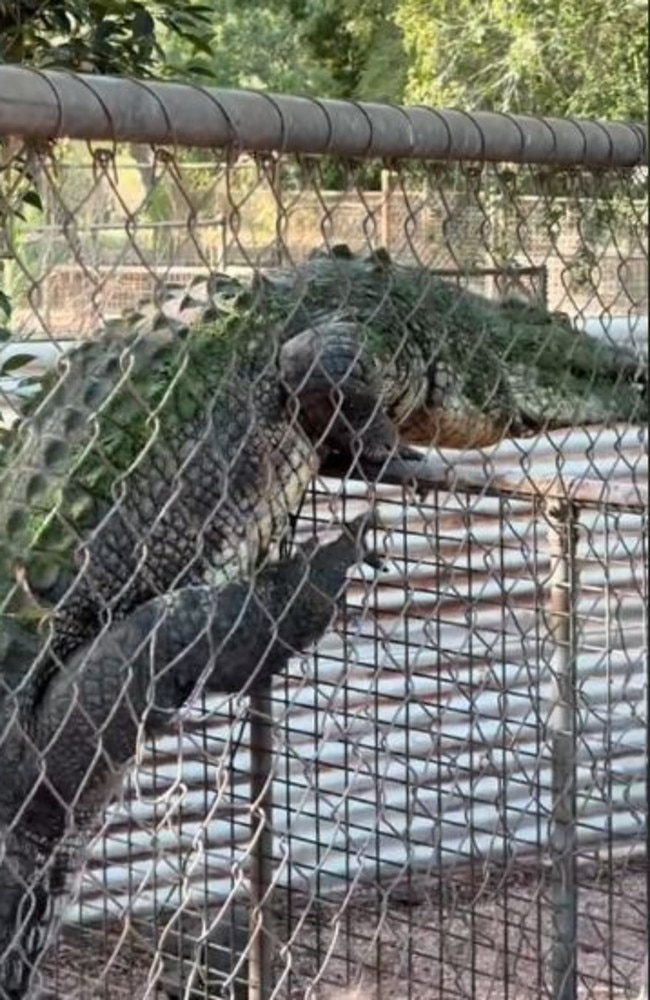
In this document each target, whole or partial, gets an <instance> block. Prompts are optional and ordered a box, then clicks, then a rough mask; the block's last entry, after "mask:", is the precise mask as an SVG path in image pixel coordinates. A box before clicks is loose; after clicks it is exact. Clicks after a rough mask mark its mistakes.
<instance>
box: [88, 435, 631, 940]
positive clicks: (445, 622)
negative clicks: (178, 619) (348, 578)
mask: <svg viewBox="0 0 650 1000" xmlns="http://www.w3.org/2000/svg"><path fill="white" fill-rule="evenodd" d="M491 458H492V460H493V463H494V465H495V467H496V470H497V471H504V472H505V471H510V470H513V468H514V469H516V468H518V467H520V466H521V464H522V462H523V464H524V466H525V467H526V468H527V469H529V471H530V472H531V474H532V475H534V476H549V475H553V474H555V473H556V472H557V470H558V468H561V469H562V472H563V473H564V474H565V475H567V476H582V475H584V476H590V477H599V478H609V479H613V480H620V481H622V482H630V481H633V482H637V483H646V482H647V459H646V435H645V433H643V432H640V431H639V430H637V429H634V430H632V429H624V428H614V429H611V430H604V429H591V430H590V431H580V432H573V433H568V432H565V433H558V434H555V435H553V436H552V437H550V438H544V439H539V440H535V441H534V442H531V441H526V442H522V441H515V442H506V443H504V444H502V445H501V446H500V447H498V448H497V449H495V450H494V453H493V455H492V456H491ZM323 487H324V488H323V489H322V490H320V492H319V493H318V496H317V497H316V499H315V501H314V503H315V511H316V514H317V516H318V517H319V518H320V519H322V520H323V521H324V522H327V521H328V520H329V519H330V517H331V507H332V494H329V496H328V493H327V490H328V489H331V490H333V491H334V490H336V489H339V490H340V484H336V483H329V484H327V483H325V484H323ZM378 493H379V495H380V498H381V501H382V504H381V511H382V514H383V516H384V519H385V521H386V522H387V523H388V524H389V525H390V527H391V535H390V539H389V547H388V551H389V553H390V556H391V559H390V562H389V564H388V566H387V569H386V571H385V572H384V574H382V576H381V578H380V580H379V582H378V583H377V584H375V585H373V584H372V582H371V577H370V576H369V575H368V573H366V572H365V571H364V573H363V577H365V578H366V579H365V582H364V579H363V578H362V577H361V576H360V577H359V578H358V579H357V581H356V582H355V583H354V584H353V585H352V586H351V588H350V592H349V599H348V614H347V621H346V626H345V629H342V630H340V631H336V632H335V631H332V632H330V633H329V634H328V635H327V636H326V637H325V638H324V639H323V641H322V642H321V643H320V645H319V648H318V650H317V653H316V654H315V655H314V656H311V657H309V658H306V659H305V660H304V661H300V662H296V663H294V664H293V666H292V668H291V670H290V672H289V675H288V677H287V678H286V679H284V678H281V679H278V680H277V681H276V683H275V685H274V689H273V691H274V706H275V718H276V723H277V725H276V730H275V735H276V742H277V751H278V753H277V768H276V774H275V780H274V787H273V790H274V801H275V809H274V816H273V824H274V830H275V854H276V858H277V867H276V879H277V884H279V885H291V886H292V887H293V888H294V889H298V890H301V891H307V892H311V891H313V890H314V889H316V888H317V889H318V892H319V893H324V892H330V891H334V892H335V891H339V890H340V891H345V890H346V889H348V888H349V883H350V882H351V881H353V880H359V879H367V878H372V879H376V878H387V879H396V878H398V877H399V876H400V874H402V875H403V874H404V873H405V871H406V870H407V868H409V869H410V870H411V871H413V870H415V869H421V870H424V871H425V872H429V873H430V874H431V875H433V874H434V873H435V872H436V871H438V870H439V869H440V867H441V866H445V865H454V864H459V863H461V862H463V861H465V862H466V861H468V860H470V859H485V858H495V859H498V860H500V861H503V860H505V859H506V858H513V860H515V859H516V857H517V856H518V855H521V856H523V855H527V854H529V853H530V852H531V850H535V849H536V848H539V847H542V848H543V847H544V845H545V844H546V842H547V836H548V820H549V817H550V766H549V750H548V746H547V744H546V743H545V741H544V733H543V723H544V720H545V718H546V717H547V713H548V707H549V704H550V700H549V699H550V694H551V691H550V672H549V657H550V653H551V645H550V643H549V641H548V637H547V630H546V627H545V623H544V617H543V606H544V594H545V590H544V588H545V583H546V580H547V576H548V571H549V559H548V555H547V552H546V531H545V525H544V522H543V520H542V519H541V518H540V517H534V516H533V512H532V508H531V506H530V504H528V503H525V502H522V501H515V500H508V501H499V500H496V499H488V498H477V497H463V496H454V495H451V494H447V493H440V494H438V496H437V497H435V498H433V501H435V502H429V503H427V504H422V505H416V504H413V505H410V506H409V507H408V508H407V507H405V506H404V504H403V497H402V493H401V491H400V490H398V489H396V488H390V487H382V488H381V489H380V490H379V491H378ZM365 496H366V490H365V487H364V486H363V485H362V484H349V485H348V487H347V488H346V497H345V505H346V510H347V513H348V514H353V513H354V512H355V511H356V510H357V509H360V508H361V504H362V502H365V499H364V498H365ZM308 515H311V512H307V514H306V521H305V523H307V522H308ZM581 525H582V528H581V532H580V544H579V559H580V564H581V590H580V600H579V615H580V618H579V627H580V655H579V662H578V677H579V715H580V718H579V741H578V776H579V801H578V816H579V831H578V836H579V842H580V843H581V844H582V845H583V846H584V847H585V848H586V847H587V846H588V845H596V844H598V843H604V842H606V841H607V840H608V839H611V838H633V839H635V840H636V839H639V840H640V839H641V838H642V837H643V831H644V829H645V823H646V814H645V810H646V788H645V746H646V740H647V716H646V686H647V674H646V670H647V668H646V656H647V619H646V617H645V610H644V608H645V595H646V591H647V567H646V549H645V545H646V537H647V525H646V522H645V519H644V518H642V517H641V516H636V515H632V514H605V513H602V512H595V511H590V512H587V511H585V512H584V513H583V515H582V517H581ZM245 709H246V702H245V700H241V701H237V700H231V701H226V700H224V699H212V700H211V702H210V703H209V704H208V705H207V706H206V710H207V713H206V716H205V725H203V724H202V723H201V717H200V714H199V711H198V709H194V710H193V711H188V712H187V713H186V716H185V718H184V722H183V727H182V732H181V733H180V734H179V733H174V734H170V735H169V736H168V737H166V738H165V739H162V740H160V741H159V742H158V743H157V745H156V747H155V750H152V749H151V748H147V750H146V751H145V752H144V756H143V759H142V762H141V766H140V767H139V770H138V772H137V774H136V776H135V779H134V781H133V782H132V783H131V785H130V788H129V790H128V792H127V793H126V795H125V801H124V802H123V804H122V805H121V806H119V807H115V808H114V809H113V810H112V811H111V814H110V816H109V817H108V819H107V824H106V827H105V830H104V832H103V835H102V836H101V837H100V838H99V839H98V840H97V841H96V843H95V846H94V850H93V854H92V861H91V864H90V866H89V871H88V873H87V875H86V877H85V879H84V884H83V891H82V897H81V902H80V904H79V905H78V906H76V907H75V908H73V910H72V911H71V913H70V917H71V919H78V918H79V916H80V914H81V916H83V919H84V920H92V919H96V918H99V917H102V916H104V915H105V914H106V912H107V911H109V912H113V913H116V914H117V913H120V912H122V909H123V908H129V909H130V910H131V911H132V912H134V911H135V912H145V913H146V912H149V911H151V910H152V909H153V908H154V906H156V907H157V906H161V905H163V904H167V905H169V904H174V903H178V902H179V901H180V900H181V899H186V898H187V897H188V895H194V894H196V895H197V896H198V897H199V898H204V897H206V896H208V897H213V898H220V897H221V898H222V897H225V896H227V895H228V894H229V893H230V892H231V891H233V890H234V889H235V888H236V886H237V884H238V883H240V882H241V881H242V880H243V879H244V878H245V872H246V864H247V858H248V856H249V848H250V840H251V837H250V816H251V811H250V807H249V803H248V780H247V775H248V773H249V770H250V753H249V750H248V745H247V744H248V726H247V723H246V720H245ZM236 744H238V745H239V748H238V749H237V748H235V745H236Z"/></svg>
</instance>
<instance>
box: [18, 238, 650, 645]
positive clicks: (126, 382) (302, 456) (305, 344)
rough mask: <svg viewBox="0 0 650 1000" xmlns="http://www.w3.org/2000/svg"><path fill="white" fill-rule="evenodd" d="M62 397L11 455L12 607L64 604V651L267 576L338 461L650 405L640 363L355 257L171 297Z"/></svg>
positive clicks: (77, 369) (76, 358) (476, 441)
mask: <svg viewBox="0 0 650 1000" xmlns="http://www.w3.org/2000/svg"><path fill="white" fill-rule="evenodd" d="M44 388H45V396H43V395H41V396H40V397H39V399H38V400H37V402H36V403H35V404H33V407H32V409H33V413H32V416H31V419H30V420H28V421H27V422H26V423H25V425H24V426H23V427H22V428H19V430H18V432H17V433H16V435H15V439H14V441H13V442H12V443H11V444H10V445H9V446H8V448H7V450H6V454H5V467H6V474H5V475H4V477H3V483H2V486H1V487H0V601H1V600H2V599H3V598H5V607H6V608H11V607H12V606H13V607H16V605H17V604H22V606H23V608H24V607H25V603H27V605H28V607H27V611H28V614H36V616H38V614H39V609H40V610H43V609H47V608H48V607H53V606H54V605H57V606H58V610H57V616H56V621H55V630H56V636H57V642H56V643H55V645H54V652H55V653H57V654H58V655H60V656H65V655H67V654H68V653H69V652H70V651H71V650H72V649H73V648H74V646H75V644H76V643H78V642H79V641H81V640H82V639H85V638H88V636H90V635H92V634H93V632H94V631H95V630H96V628H97V626H98V621H99V620H100V619H101V618H102V617H105V616H106V614H111V615H113V616H115V615H119V614H125V613H127V612H128V610H129V609H130V608H131V607H134V606H136V605H137V604H138V603H141V602H142V601H143V600H146V599H148V598H149V597H151V596H153V595H155V594H156V593H161V592H165V591H166V590H168V589H170V588H171V587H172V586H180V585H184V584H188V583H192V582H200V581H203V580H204V579H205V577H206V574H210V575H211V577H212V578H214V574H215V573H217V572H225V571H227V569H228V567H231V569H232V568H233V567H237V569H236V570H234V571H235V572H238V571H239V570H240V569H242V568H244V569H247V568H250V566H251V565H255V563H256V562H258V561H259V559H260V558H261V557H262V556H263V555H264V553H265V552H266V551H267V550H268V549H269V547H270V546H272V543H273V542H277V541H278V540H279V539H281V538H282V537H283V536H284V535H285V533H286V529H287V525H288V523H289V521H290V519H291V514H292V513H293V512H295V510H296V509H297V507H298V506H299V504H300V498H301V496H302V494H303V492H304V490H305V488H306V486H307V484H308V483H309V481H310V480H311V479H312V477H313V475H314V474H315V472H316V471H317V470H318V469H319V467H320V465H321V462H322V460H323V459H324V458H325V459H327V458H328V456H331V454H332V453H335V454H337V455H338V456H339V458H340V457H341V455H343V457H344V465H345V461H347V460H348V459H349V460H350V461H352V459H353V458H354V459H355V460H357V461H364V460H365V461H366V468H368V463H369V462H370V463H374V469H375V471H376V470H377V469H379V470H381V463H382V460H384V459H385V458H387V457H388V456H389V455H390V453H391V451H393V450H395V449H396V448H398V447H399V446H398V440H397V437H398V436H397V431H399V435H400V437H401V439H402V441H403V442H407V443H413V444H432V443H435V444H443V445H448V446H458V447H460V446H462V447H470V446H473V445H481V444H486V443H489V442H492V441H496V440H498V439H499V438H501V437H503V436H505V435H517V434H524V433H533V432H538V431H540V430H543V429H544V428H548V429H551V428H555V427H558V426H563V425H566V426H570V425H584V424H589V423H601V422H605V421H635V420H636V421H644V420H645V416H646V410H647V407H646V395H645V393H646V386H645V384H644V383H643V382H642V375H641V374H640V371H639V365H638V362H637V359H636V358H635V357H633V356H632V355H631V354H629V353H628V352H626V351H624V350H620V349H615V348H614V347H611V346H609V345H608V344H606V343H605V342H603V341H601V340H597V339H595V338H592V337H589V336H587V335H585V334H579V333H577V332H576V331H575V330H574V329H573V328H572V327H571V326H570V324H569V323H568V322H567V321H566V320H565V319H563V318H561V317H556V316H554V315H552V314H549V313H548V312H546V311H544V310H542V309H541V308H538V307H533V306H531V305H527V304H525V303H522V302H518V301H508V302H502V303H495V302H490V301H488V300H487V299H485V298H482V297H480V296H478V295H475V294H470V293H468V292H466V291H460V290H459V289H458V288H457V287H456V286H455V285H453V284H450V283H448V282H445V281H444V280H442V279H441V278H439V277H437V276H435V275H432V274H431V273H430V272H428V271H426V270H424V269H421V268H413V267H405V266H400V265H396V264H393V263H391V262H390V261H389V260H388V258H387V256H386V255H385V254H382V253H378V254H375V255H373V256H372V257H371V258H369V259H364V260H362V259H358V258H356V257H354V256H352V255H351V254H350V252H349V251H348V250H347V248H338V249H337V250H335V251H332V252H330V253H329V254H322V253H318V254H315V255H314V256H313V258H312V259H311V260H309V261H307V262H306V263H305V264H304V265H301V266H299V267H297V268H293V269H287V270H282V271H278V272H272V273H269V274H265V275H262V276H260V277H259V278H258V279H257V280H255V281H254V282H253V283H252V284H251V285H248V286H245V285H243V284H242V283H240V282H238V281H235V280H234V279H232V278H230V277H224V276H220V275H216V276H213V277H212V278H210V279H208V280H205V281H201V282H197V283H195V285H194V286H193V287H191V288H190V289H189V290H184V291H183V290H173V289H172V290H169V289H167V290H163V291H162V292H161V294H160V295H159V296H158V297H157V300H156V303H155V304H151V305H150V306H149V307H144V308H143V309H142V310H141V311H140V312H138V313H136V314H131V315H130V316H127V317H125V319H123V320H121V321H119V322H118V323H117V324H116V325H115V328H112V329H109V330H107V331H105V332H104V333H103V334H102V335H100V336H99V337H98V338H97V339H95V340H93V341H91V342H88V343H85V344H83V345H82V346H81V347H79V348H78V349H77V350H75V351H74V352H73V353H72V354H71V355H69V356H68V357H67V358H66V359H65V361H64V362H63V364H62V365H61V366H60V367H59V371H58V372H57V373H56V374H54V375H50V376H48V378H47V379H46V384H45V387H44ZM396 429H397V431H396ZM346 456H347V458H346ZM339 464H340V463H339ZM9 589H12V593H11V595H9V594H8V591H9ZM30 605H31V606H30ZM64 637H65V638H64Z"/></svg>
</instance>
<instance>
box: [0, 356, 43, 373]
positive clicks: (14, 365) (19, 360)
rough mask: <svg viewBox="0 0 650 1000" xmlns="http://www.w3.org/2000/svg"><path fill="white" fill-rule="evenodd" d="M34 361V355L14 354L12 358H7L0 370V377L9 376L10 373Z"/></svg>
mask: <svg viewBox="0 0 650 1000" xmlns="http://www.w3.org/2000/svg"><path fill="white" fill-rule="evenodd" d="M35 360H36V355H35V354H14V355H13V356H12V357H10V358H7V360H6V361H5V363H4V364H3V366H2V368H0V375H9V374H10V372H15V371H16V369H18V368H23V367H24V366H25V365H28V364H29V363H30V361H35Z"/></svg>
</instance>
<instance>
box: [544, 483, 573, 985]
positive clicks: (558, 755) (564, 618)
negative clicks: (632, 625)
mask: <svg viewBox="0 0 650 1000" xmlns="http://www.w3.org/2000/svg"><path fill="white" fill-rule="evenodd" d="M546 516H547V519H548V547H549V555H550V559H551V572H550V579H549V596H548V627H549V631H550V635H551V637H552V642H553V647H554V648H553V652H552V656H551V671H552V675H553V695H552V704H551V708H550V711H549V716H548V724H547V727H548V734H549V741H550V746H551V769H552V795H553V798H552V805H551V810H552V815H551V821H550V822H551V829H550V835H549V849H550V855H551V922H552V928H553V931H552V934H553V943H552V958H551V965H552V970H553V976H552V987H551V996H552V997H553V1000H576V997H577V962H576V953H577V946H578V886H577V882H576V838H577V832H576V798H577V783H576V730H577V727H578V725H579V720H578V716H577V690H576V688H577V654H578V644H577V628H576V617H575V616H576V608H577V602H576V598H577V592H578V577H577V572H576V554H577V537H578V525H577V508H576V506H575V505H574V504H572V503H567V502H564V503H561V504H557V503H555V504H554V503H551V504H549V506H548V508H547V512H546Z"/></svg>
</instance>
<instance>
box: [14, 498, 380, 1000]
mask: <svg viewBox="0 0 650 1000" xmlns="http://www.w3.org/2000/svg"><path fill="white" fill-rule="evenodd" d="M375 523H376V520H375V518H374V515H372V514H371V515H370V516H368V515H361V516H360V517H359V518H357V519H356V520H355V521H353V522H351V523H350V524H349V525H345V526H344V529H343V531H342V532H341V533H340V534H339V536H338V537H337V538H336V539H335V540H334V541H332V542H329V543H326V544H322V545H321V544H318V543H316V542H315V541H311V542H309V543H306V544H304V545H302V546H299V547H298V548H297V551H296V552H295V554H294V555H293V556H291V557H283V558H282V559H281V560H280V561H278V562H269V563H267V565H265V566H264V567H263V568H261V569H259V570H258V571H257V572H256V574H255V575H254V577H252V578H251V579H243V580H238V581H235V582H232V583H229V584H225V585H223V586H222V587H220V588H215V587H214V586H213V585H211V584H200V585H188V586H185V587H181V588H180V589H178V590H176V591H174V592H173V593H170V594H166V595H164V596H161V597H156V598H153V599H151V600H149V601H145V602H144V603H143V604H141V605H140V606H139V607H137V608H136V609H135V610H134V611H133V612H132V613H131V614H130V615H129V616H128V617H127V618H126V619H124V620H122V621H120V622H117V623H115V624H113V625H111V626H107V627H106V628H104V629H103V630H102V631H101V633H100V635H99V636H98V637H96V639H95V640H94V641H91V642H90V643H89V644H86V645H84V646H82V647H80V648H78V649H77V650H76V652H75V653H74V654H72V655H71V656H70V657H69V658H68V660H67V661H66V668H65V670H61V671H58V672H56V673H55V674H50V675H49V681H48V683H47V685H46V686H45V687H44V689H43V690H42V692H41V697H40V699H39V701H38V704H37V705H32V704H27V705H25V704H24V703H21V699H20V698H17V699H16V702H17V704H16V706H15V710H14V711H13V712H12V713H11V715H10V716H9V717H8V719H7V722H6V729H5V732H4V733H3V734H2V739H0V773H2V775H3V780H2V781H0V848H1V850H0V1000H21V998H23V997H25V996H27V995H28V994H29V992H30V988H31V984H32V982H33V979H34V975H35V972H36V971H37V968H38V965H39V961H40V959H41V957H42V955H43V953H44V952H45V950H46V948H47V946H48V943H49V942H50V941H51V940H52V939H53V937H54V935H55V932H56V929H57V926H58V923H59V920H60V916H61V913H62V910H63V909H64V908H65V905H66V903H67V902H68V901H69V898H70V894H71V892H72V889H73V883H74V877H75V876H76V875H78V873H79V872H80V870H81V864H82V861H83V857H84V850H85V846H86V844H87V841H88V839H89V837H90V836H91V835H92V833H93V831H94V830H95V828H96V824H97V821H98V820H99V819H100V817H101V814H102V812H103V810H104V809H105V808H106V806H107V805H108V804H109V803H110V801H111V800H112V798H113V797H114V795H115V793H116V790H117V789H118V788H119V785H120V782H121V779H122V776H123V773H124V771H125V770H126V768H127V767H128V765H129V764H130V762H131V760H132V758H133V756H134V754H135V752H136V746H137V741H138V738H139V735H140V733H143V734H144V735H145V736H154V735H156V734H158V733H160V732H161V731H163V730H164V728H165V727H166V726H167V725H168V724H169V722H170V721H172V720H173V719H174V717H175V716H176V714H177V713H178V710H179V709H180V708H181V707H182V706H183V705H184V704H185V703H186V702H187V701H188V699H191V698H192V697H193V696H195V695H196V694H197V693H198V692H200V691H208V692H225V693H231V692H239V691H247V690H249V689H254V688H255V686H256V685H257V684H258V683H259V682H260V681H261V680H263V679H264V678H266V677H269V676H271V675H273V674H276V673H278V672H279V671H281V670H282V669H284V667H285V666H286V664H287V662H288V660H289V658H290V657H291V656H292V655H294V653H296V652H301V651H303V650H304V649H305V648H306V647H308V646H309V645H311V644H312V643H313V642H315V641H317V640H318V639H319V638H320V637H321V635H322V634H323V632H324V631H325V629H326V628H327V626H328V624H329V623H330V621H331V619H332V616H333V614H334V613H335V611H336V608H337V605H338V604H339V602H340V599H341V597H342V595H343V593H344V590H345V582H346V574H347V571H348V569H349V567H350V566H351V565H352V564H353V563H354V562H355V560H357V559H360V558H362V559H364V560H365V561H367V562H369V563H370V564H371V565H377V563H378V559H379V557H378V556H377V555H376V554H375V553H374V552H373V551H372V550H368V549H367V548H366V544H365V535H366V532H367V531H368V530H369V529H370V528H372V527H373V526H374V525H375ZM2 638H3V640H4V641H3V645H4V646H5V652H6V653H8V654H9V655H14V656H17V657H19V658H21V659H22V658H23V657H25V655H28V656H29V658H31V659H32V660H33V661H34V662H35V663H38V661H39V655H43V654H44V653H45V650H44V645H43V643H42V642H40V643H39V640H38V637H37V636H34V635H31V636H30V635H29V634H28V633H26V632H25V630H18V631H15V632H13V631H11V630H9V631H5V634H4V636H3V637H2ZM8 776H11V780H8Z"/></svg>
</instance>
